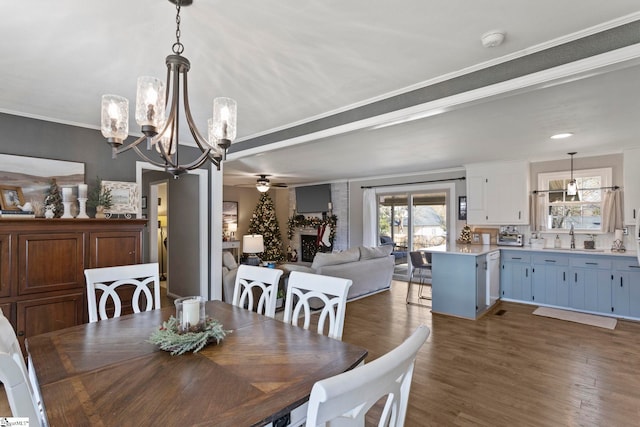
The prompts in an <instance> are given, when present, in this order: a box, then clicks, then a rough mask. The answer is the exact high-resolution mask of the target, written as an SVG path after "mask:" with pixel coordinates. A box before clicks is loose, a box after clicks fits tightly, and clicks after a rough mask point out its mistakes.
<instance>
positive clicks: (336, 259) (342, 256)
mask: <svg viewBox="0 0 640 427" xmlns="http://www.w3.org/2000/svg"><path fill="white" fill-rule="evenodd" d="M359 259H360V248H358V247H355V248H349V249H347V250H346V251H341V252H332V253H324V252H318V253H317V254H316V256H315V257H314V258H313V263H312V264H311V268H313V269H314V270H317V269H318V268H320V267H324V266H325V265H336V264H345V263H347V262H354V261H358V260H359Z"/></svg>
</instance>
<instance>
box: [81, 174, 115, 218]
mask: <svg viewBox="0 0 640 427" xmlns="http://www.w3.org/2000/svg"><path fill="white" fill-rule="evenodd" d="M87 206H90V207H92V208H95V209H96V218H104V217H105V215H104V210H105V209H109V208H110V207H111V206H113V202H112V200H111V190H110V189H109V188H106V187H103V186H102V180H101V179H100V177H96V183H95V186H94V187H92V188H91V191H90V192H89V198H88V200H87Z"/></svg>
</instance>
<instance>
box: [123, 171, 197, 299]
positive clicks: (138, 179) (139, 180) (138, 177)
mask: <svg viewBox="0 0 640 427" xmlns="http://www.w3.org/2000/svg"><path fill="white" fill-rule="evenodd" d="M143 169H148V170H155V171H164V168H161V167H158V166H155V165H153V164H151V163H148V162H141V161H136V182H137V184H138V189H139V191H140V192H142V170H143ZM187 173H188V174H191V175H198V223H199V224H198V225H199V228H200V233H199V234H198V235H199V239H198V246H199V248H200V262H199V265H200V295H202V296H203V297H205V298H207V299H208V295H209V268H208V266H209V250H208V249H209V242H208V236H209V222H208V218H207V216H208V212H209V197H208V196H209V195H208V184H209V182H208V181H209V171H208V170H206V169H194V170H191V171H188V172H187ZM140 211H141V210H140V209H138V212H139V213H138V215H139V216H140V215H141V213H140ZM150 219H151V218H150ZM152 225H155V229H156V233H157V228H158V217H157V213H156V218H155V222H154V223H153V224H152ZM149 230H150V231H151V228H149ZM167 269H168V266H167Z"/></svg>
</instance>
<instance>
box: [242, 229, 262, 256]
mask: <svg viewBox="0 0 640 427" xmlns="http://www.w3.org/2000/svg"><path fill="white" fill-rule="evenodd" d="M242 252H243V253H245V254H258V253H261V252H264V240H263V239H262V235H261V234H249V235H246V236H242Z"/></svg>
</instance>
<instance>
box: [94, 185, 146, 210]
mask: <svg viewBox="0 0 640 427" xmlns="http://www.w3.org/2000/svg"><path fill="white" fill-rule="evenodd" d="M102 188H105V189H109V190H110V191H111V207H110V208H109V209H105V213H108V214H112V215H114V214H115V215H118V214H138V206H139V198H140V191H139V190H138V184H137V183H135V182H122V181H102Z"/></svg>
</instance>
